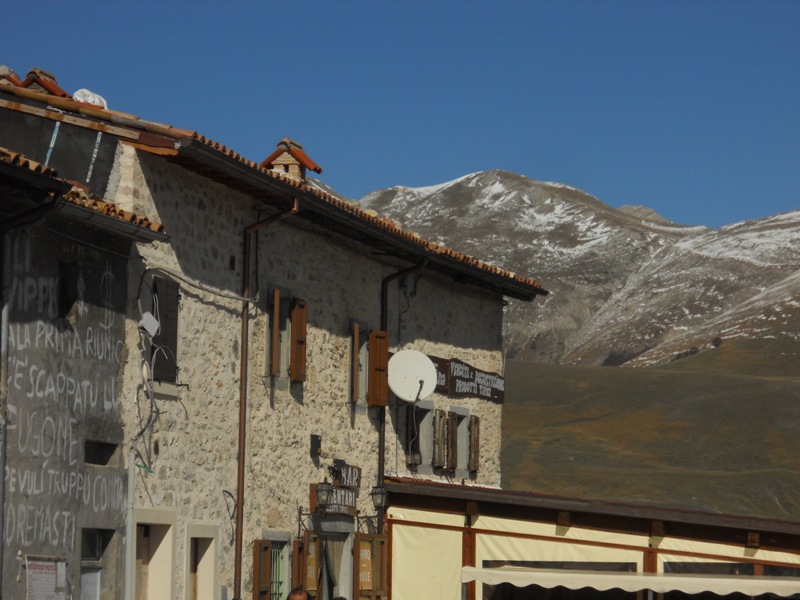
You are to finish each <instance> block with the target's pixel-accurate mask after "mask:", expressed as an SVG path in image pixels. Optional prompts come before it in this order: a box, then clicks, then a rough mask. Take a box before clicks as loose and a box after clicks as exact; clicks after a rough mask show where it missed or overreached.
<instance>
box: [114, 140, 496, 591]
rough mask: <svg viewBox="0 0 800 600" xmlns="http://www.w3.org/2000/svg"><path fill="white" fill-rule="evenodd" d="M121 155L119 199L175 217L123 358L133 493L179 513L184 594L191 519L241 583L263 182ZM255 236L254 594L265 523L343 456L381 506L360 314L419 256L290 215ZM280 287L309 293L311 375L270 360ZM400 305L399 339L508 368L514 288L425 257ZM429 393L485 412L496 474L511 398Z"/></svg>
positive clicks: (249, 526) (292, 522)
mask: <svg viewBox="0 0 800 600" xmlns="http://www.w3.org/2000/svg"><path fill="white" fill-rule="evenodd" d="M117 165H118V169H117V171H116V173H115V174H114V177H112V180H113V181H114V187H113V189H111V190H110V192H111V193H113V197H110V198H109V200H113V201H115V202H117V203H118V204H121V205H127V206H128V207H129V208H130V209H132V210H135V211H137V212H140V213H142V214H147V215H148V216H149V217H151V218H152V219H154V220H157V221H160V222H162V223H164V225H165V226H166V229H167V232H168V233H169V235H170V238H171V239H170V242H167V243H153V244H149V245H141V246H140V247H139V249H138V252H139V255H140V257H141V268H139V269H137V270H134V272H133V274H132V278H131V281H130V282H129V288H130V290H131V291H132V293H131V294H130V296H131V300H130V306H129V309H130V314H131V315H132V318H131V320H130V321H129V322H128V327H127V339H128V343H129V344H130V347H131V348H139V349H140V351H136V352H132V353H131V355H130V357H129V360H128V363H127V365H126V368H125V376H124V384H123V385H124V390H125V395H124V396H125V401H124V403H123V407H122V414H123V418H124V421H125V428H126V429H125V438H126V440H128V441H132V442H133V448H134V453H133V454H132V455H131V456H129V457H128V460H129V461H133V463H134V465H135V467H134V471H135V475H136V477H135V488H134V506H135V507H137V509H147V510H148V511H151V512H150V513H148V514H153V513H152V511H154V510H155V511H161V512H163V514H164V515H165V519H166V520H169V519H172V518H174V521H175V531H174V542H173V543H174V551H173V558H174V560H175V561H176V572H177V576H176V578H175V588H174V590H175V597H176V598H183V597H184V585H185V573H186V568H185V563H186V558H185V557H186V556H187V552H188V548H187V547H186V544H187V539H188V536H187V534H186V531H187V529H186V528H187V527H188V526H189V525H191V524H205V525H210V526H211V527H216V528H217V531H218V533H217V535H216V540H215V543H217V544H218V552H219V568H218V572H219V579H218V585H219V586H225V587H228V588H229V590H230V588H231V586H232V585H233V536H234V522H233V512H232V510H233V508H234V499H235V496H236V473H237V444H238V433H237V427H238V405H239V372H240V364H239V360H240V351H241V346H240V344H241V341H240V332H241V315H240V310H241V302H240V301H239V300H237V299H236V298H235V296H237V295H239V294H240V293H241V291H242V290H241V285H242V284H241V281H242V272H241V268H242V263H243V260H242V252H243V231H244V229H245V227H246V226H247V225H249V224H251V223H254V222H256V221H257V220H258V219H259V218H263V216H264V215H263V214H262V215H260V216H259V208H260V207H258V206H257V205H255V204H254V203H253V201H252V200H251V199H250V198H248V197H246V196H244V195H241V194H238V193H235V192H231V191H230V190H229V189H227V188H225V187H223V186H222V185H219V184H217V183H215V182H212V181H210V180H208V179H205V178H203V177H200V176H197V175H194V174H192V173H190V172H188V171H186V170H184V169H182V168H180V167H178V166H176V165H173V164H171V163H169V162H167V161H164V160H163V159H161V158H157V157H153V156H150V155H147V154H141V153H137V152H136V151H134V150H133V149H132V148H127V147H122V149H121V151H120V152H119V153H118V161H117ZM301 210H302V204H301ZM292 219H294V218H292ZM253 241H254V242H255V244H254V248H255V249H256V251H255V252H256V254H257V260H256V264H257V281H255V282H254V284H253V288H252V290H253V292H256V291H257V292H258V295H259V297H258V301H257V302H254V303H253V304H252V305H251V306H250V309H249V314H250V340H249V344H248V353H249V361H248V386H247V390H248V403H247V412H248V420H247V432H246V433H247V446H246V453H245V458H246V493H245V513H244V518H245V527H244V552H243V558H244V564H243V594H249V593H250V586H251V581H252V580H251V577H252V551H251V548H252V542H253V540H254V539H258V538H260V537H261V536H262V534H263V533H264V532H265V531H284V532H292V533H294V532H296V531H297V527H298V523H297V511H298V507H300V508H304V509H307V508H308V506H309V485H310V484H311V483H314V482H319V481H322V479H323V478H324V477H326V476H329V472H328V467H329V466H330V465H331V464H332V462H333V460H334V459H341V460H344V461H346V462H347V463H348V464H351V465H355V466H358V467H361V469H362V487H361V490H360V495H359V499H358V508H359V510H360V511H361V512H362V513H363V514H372V513H374V509H373V508H372V504H371V501H370V498H369V495H368V494H369V490H370V488H371V487H372V486H373V485H374V483H375V481H376V476H377V456H378V433H377V428H376V425H377V420H376V415H375V414H374V413H375V411H374V410H370V409H367V407H366V406H365V405H364V404H363V403H352V402H351V399H350V376H351V365H350V357H351V353H352V339H351V321H352V320H353V319H357V320H359V321H360V322H363V323H365V324H367V325H368V327H371V328H374V329H378V328H379V326H380V318H381V305H380V304H381V283H382V280H383V278H385V277H386V276H388V275H390V274H392V273H394V272H396V271H398V270H400V269H402V268H405V267H407V266H408V265H389V264H385V263H383V262H380V261H378V260H377V259H376V258H375V257H374V256H372V255H371V250H369V249H365V248H363V247H360V246H359V244H358V243H356V242H353V241H351V240H344V239H340V238H337V237H336V236H333V235H331V234H329V233H327V232H325V231H309V230H308V229H307V228H299V227H297V226H295V225H293V224H292V222H291V220H288V221H281V222H276V223H274V224H272V225H271V226H269V227H268V228H266V229H263V230H261V231H259V233H258V234H257V235H255V236H254V237H253ZM231 257H233V260H232V259H231ZM232 262H233V263H234V268H233V269H232V270H231V269H230V267H231V263H232ZM156 269H159V270H160V271H156ZM159 273H160V275H161V276H166V277H170V278H174V279H175V280H177V281H178V283H180V286H181V299H180V308H179V328H178V332H179V339H178V365H179V369H180V370H179V375H178V382H177V384H178V385H177V386H173V387H171V388H164V387H162V389H161V390H160V392H161V393H154V392H152V391H151V390H150V389H149V384H148V382H147V377H145V376H144V375H143V373H145V374H146V373H147V370H148V360H149V358H148V355H147V352H146V349H145V350H142V348H144V345H145V344H146V341H147V340H146V339H145V338H144V337H140V336H142V334H141V333H140V331H139V328H138V326H137V324H138V319H139V318H140V315H141V314H142V313H143V312H144V311H145V310H152V309H151V304H152V300H151V292H150V285H151V282H152V277H153V275H154V274H159ZM170 273H171V274H170ZM276 287H277V288H279V289H280V290H281V294H282V296H283V297H288V296H291V297H295V298H302V299H303V300H305V301H306V302H307V306H308V312H307V319H308V330H307V340H306V346H307V364H308V369H307V378H306V381H305V382H304V383H294V384H293V383H290V382H289V380H288V377H286V376H285V375H283V374H282V375H281V376H280V377H277V378H273V377H270V376H269V375H268V367H267V359H268V355H269V350H268V333H267V332H268V328H269V315H270V314H271V307H270V304H269V302H270V298H271V291H272V290H273V289H274V288H276ZM388 306H389V313H388V315H389V336H390V346H391V348H390V349H391V350H392V351H397V350H400V349H404V348H413V349H417V350H420V351H422V352H424V353H427V354H430V355H435V356H439V357H443V358H457V359H459V360H461V361H464V362H467V363H469V364H471V365H473V366H475V367H477V368H479V369H482V370H485V371H491V372H500V371H501V369H502V352H501V350H502V339H501V329H502V318H503V315H502V299H501V298H500V297H497V296H495V295H492V294H489V293H486V292H483V291H481V290H478V289H477V288H471V287H468V286H464V285H461V284H455V283H454V282H453V281H450V280H447V279H446V278H443V277H441V276H438V275H435V274H433V273H429V272H423V273H422V275H421V278H420V279H419V282H418V285H417V289H416V293H415V295H413V296H411V295H410V294H408V295H406V294H404V293H403V292H402V291H401V289H400V287H399V282H398V281H394V282H393V283H392V285H391V287H390V294H389V302H388ZM143 340H144V341H143ZM430 400H431V402H432V403H433V404H434V405H435V406H436V407H437V408H449V407H451V406H455V405H457V406H459V407H461V408H464V409H468V410H469V411H470V412H471V413H472V414H477V415H479V416H480V417H481V419H482V421H481V469H480V471H479V472H478V475H477V478H476V479H475V481H476V482H477V483H480V484H485V485H498V484H499V481H500V470H499V469H500V467H499V458H500V419H501V407H500V405H499V404H496V403H493V402H488V401H485V400H480V399H478V398H458V399H454V398H448V397H446V396H443V395H441V394H434V396H433V397H432V398H431V399H430ZM387 414H388V417H387V429H386V431H387V436H386V448H385V451H386V471H387V473H393V472H396V473H397V474H398V475H401V476H412V475H413V474H412V473H411V472H409V471H408V470H407V468H406V467H405V456H404V454H403V448H402V444H400V443H398V440H397V437H396V433H397V432H398V431H400V429H401V423H400V422H399V420H398V418H397V413H396V410H395V408H394V407H393V406H392V407H389V409H388V411H387ZM312 434H315V435H320V436H321V437H322V448H321V449H322V452H321V454H319V455H318V456H312V454H311V452H310V436H311V435H312ZM230 594H231V592H230V591H229V597H230Z"/></svg>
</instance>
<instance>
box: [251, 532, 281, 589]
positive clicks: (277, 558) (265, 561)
mask: <svg viewBox="0 0 800 600" xmlns="http://www.w3.org/2000/svg"><path fill="white" fill-rule="evenodd" d="M289 589H290V588H289V544H288V543H287V542H281V541H275V540H254V541H253V600H283V598H285V597H286V594H287V593H288V592H289Z"/></svg>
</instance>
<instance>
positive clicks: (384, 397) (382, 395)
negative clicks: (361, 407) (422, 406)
mask: <svg viewBox="0 0 800 600" xmlns="http://www.w3.org/2000/svg"><path fill="white" fill-rule="evenodd" d="M350 329H351V333H352V345H351V350H352V353H351V357H350V401H351V402H353V403H359V402H362V403H363V402H366V403H367V405H368V406H388V404H389V380H388V366H389V336H388V334H387V333H386V332H385V331H368V329H367V327H366V326H365V325H364V324H363V323H360V322H358V321H355V320H353V321H351V324H350Z"/></svg>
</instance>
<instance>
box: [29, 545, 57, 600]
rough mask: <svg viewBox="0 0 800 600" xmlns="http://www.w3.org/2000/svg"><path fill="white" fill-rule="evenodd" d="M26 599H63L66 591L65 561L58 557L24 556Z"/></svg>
mask: <svg viewBox="0 0 800 600" xmlns="http://www.w3.org/2000/svg"><path fill="white" fill-rule="evenodd" d="M25 571H26V582H27V584H28V585H27V587H28V595H27V596H26V598H27V600H64V599H65V597H66V591H67V561H66V560H64V559H60V558H53V557H42V556H26V557H25Z"/></svg>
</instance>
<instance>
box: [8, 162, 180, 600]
mask: <svg viewBox="0 0 800 600" xmlns="http://www.w3.org/2000/svg"><path fill="white" fill-rule="evenodd" d="M0 198H2V207H1V208H0V210H1V211H2V222H1V223H0V234H1V235H2V242H3V243H2V246H0V247H2V257H3V260H2V261H0V265H2V280H3V290H4V294H3V299H2V314H3V328H2V363H1V364H2V378H0V379H1V380H2V400H3V402H2V409H3V414H4V415H5V419H3V422H2V428H1V429H0V464H2V466H3V471H4V478H3V480H2V481H1V482H0V495H2V498H3V511H2V514H0V531H2V534H3V535H2V539H3V545H2V552H1V553H0V562H1V563H2V582H3V583H2V596H3V597H4V598H15V597H18V598H24V597H26V592H27V597H35V596H32V594H31V592H30V589H31V588H34V587H36V586H38V585H47V584H49V585H50V586H51V587H55V588H56V589H57V591H58V593H59V594H61V596H62V597H63V596H64V595H67V594H68V592H69V591H70V590H78V589H80V590H82V592H81V593H82V594H85V597H91V594H92V592H93V593H94V595H95V597H96V596H99V595H102V597H118V596H119V595H120V593H121V592H122V587H121V586H120V585H118V582H119V581H121V576H122V573H123V572H124V566H125V565H124V561H123V558H124V553H123V552H122V549H123V541H124V537H125V517H126V505H127V498H128V494H127V489H128V477H127V474H126V473H127V472H126V467H125V463H124V450H123V448H124V447H125V446H126V440H125V427H124V424H123V420H122V411H121V410H120V400H121V399H122V398H123V397H124V396H123V393H122V390H121V389H120V388H119V380H120V376H121V375H122V372H123V366H124V363H125V361H126V360H127V350H128V348H127V347H126V343H125V321H126V315H127V304H128V297H127V289H128V288H127V263H128V256H129V254H130V251H131V245H132V243H135V242H137V241H145V242H146V241H152V240H163V239H165V236H164V234H163V232H162V228H161V226H160V225H158V224H156V223H152V222H150V221H148V220H147V219H146V218H144V217H140V216H137V215H135V214H132V213H126V212H124V211H121V210H120V209H119V208H118V207H116V206H114V205H113V204H109V203H106V202H103V201H101V200H98V199H97V198H93V197H90V196H89V195H88V194H87V193H86V192H85V191H84V190H83V189H81V188H80V187H78V186H76V185H74V184H73V183H71V182H67V181H64V180H63V179H60V178H59V177H58V176H57V173H56V172H55V171H54V170H53V169H51V168H48V167H45V166H44V165H42V164H40V163H38V162H35V161H31V160H29V159H27V158H26V157H25V156H23V155H21V154H19V153H17V152H13V151H9V150H6V149H3V148H0Z"/></svg>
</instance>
